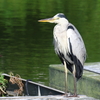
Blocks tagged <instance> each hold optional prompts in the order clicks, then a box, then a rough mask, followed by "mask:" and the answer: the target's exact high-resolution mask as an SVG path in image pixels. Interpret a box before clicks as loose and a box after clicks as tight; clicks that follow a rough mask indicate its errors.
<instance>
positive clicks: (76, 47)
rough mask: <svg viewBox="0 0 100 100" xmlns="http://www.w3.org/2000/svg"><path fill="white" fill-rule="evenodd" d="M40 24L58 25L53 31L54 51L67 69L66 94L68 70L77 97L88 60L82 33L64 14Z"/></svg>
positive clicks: (42, 20) (43, 20)
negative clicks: (78, 87)
mask: <svg viewBox="0 0 100 100" xmlns="http://www.w3.org/2000/svg"><path fill="white" fill-rule="evenodd" d="M39 22H50V23H56V25H55V27H54V30H53V36H54V49H55V53H56V54H57V55H58V57H59V58H60V60H61V62H62V63H63V65H64V68H65V93H66V95H67V69H68V70H69V71H70V72H71V73H72V74H73V77H74V96H77V89H76V85H77V81H78V80H79V79H80V78H81V77H82V74H83V66H84V62H85V60H86V48H85V45H84V42H83V39H82V37H81V35H80V33H79V32H78V30H77V29H76V28H75V26H74V25H73V24H71V23H70V22H69V21H68V20H67V18H66V17H65V15H64V14H63V13H58V14H56V15H55V16H54V17H52V18H47V19H41V20H39Z"/></svg>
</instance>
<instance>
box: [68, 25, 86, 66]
mask: <svg viewBox="0 0 100 100" xmlns="http://www.w3.org/2000/svg"><path fill="white" fill-rule="evenodd" d="M70 26H72V28H71V27H69V28H68V29H67V38H70V43H71V45H72V52H73V54H74V55H75V56H76V57H77V58H78V59H79V60H80V62H81V63H82V65H83V64H84V62H85V60H86V49H85V45H84V42H83V39H82V37H81V35H80V34H79V32H78V31H77V29H76V28H75V27H74V26H73V25H70ZM67 40H68V39H67ZM68 43H69V40H68ZM68 48H69V52H70V46H69V44H68Z"/></svg>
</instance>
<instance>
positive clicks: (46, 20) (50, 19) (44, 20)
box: [38, 18, 55, 22]
mask: <svg viewBox="0 0 100 100" xmlns="http://www.w3.org/2000/svg"><path fill="white" fill-rule="evenodd" d="M54 20H55V19H54V18H47V19H41V20H38V22H54Z"/></svg>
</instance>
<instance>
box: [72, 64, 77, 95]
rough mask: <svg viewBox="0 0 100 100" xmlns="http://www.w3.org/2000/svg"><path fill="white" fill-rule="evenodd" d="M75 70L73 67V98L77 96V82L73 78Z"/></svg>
mask: <svg viewBox="0 0 100 100" xmlns="http://www.w3.org/2000/svg"><path fill="white" fill-rule="evenodd" d="M75 73H76V69H75V65H74V66H73V78H74V96H77V82H76V77H75Z"/></svg>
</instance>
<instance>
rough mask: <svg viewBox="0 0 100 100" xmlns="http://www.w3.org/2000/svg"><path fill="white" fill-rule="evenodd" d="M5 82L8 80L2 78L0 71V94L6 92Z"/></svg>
mask: <svg viewBox="0 0 100 100" xmlns="http://www.w3.org/2000/svg"><path fill="white" fill-rule="evenodd" d="M7 83H8V81H7V80H6V79H4V76H3V75H2V73H0V96H3V95H5V94H6V87H7Z"/></svg>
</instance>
